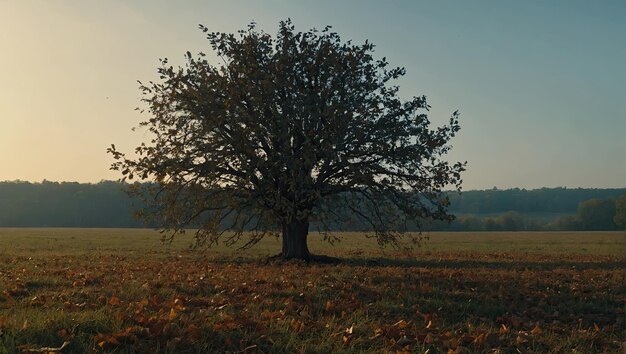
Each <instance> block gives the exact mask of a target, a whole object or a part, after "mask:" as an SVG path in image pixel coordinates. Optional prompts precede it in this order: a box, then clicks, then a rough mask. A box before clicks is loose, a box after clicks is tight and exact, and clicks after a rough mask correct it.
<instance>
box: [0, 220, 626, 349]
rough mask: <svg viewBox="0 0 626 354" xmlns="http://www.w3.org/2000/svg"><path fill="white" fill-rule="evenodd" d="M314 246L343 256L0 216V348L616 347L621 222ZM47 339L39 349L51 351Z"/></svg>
mask: <svg viewBox="0 0 626 354" xmlns="http://www.w3.org/2000/svg"><path fill="white" fill-rule="evenodd" d="M341 236H342V242H340V243H339V244H337V245H335V246H333V247H331V246H328V245H326V244H324V243H322V242H321V240H320V237H318V236H317V235H311V236H310V249H311V250H312V252H313V253H315V254H327V255H332V256H336V257H340V258H342V259H344V261H343V262H342V263H341V264H338V265H322V264H305V263H301V262H275V261H268V258H267V256H269V255H273V254H276V253H277V252H278V251H279V248H280V242H279V240H276V239H269V240H264V241H263V242H262V243H261V244H259V245H258V246H257V247H255V248H254V249H252V250H249V251H247V252H245V253H243V252H237V251H234V250H232V249H226V248H224V247H222V246H218V247H216V248H214V249H211V250H208V251H204V250H203V251H193V252H192V251H190V250H189V249H188V246H189V243H190V240H191V238H190V236H186V237H182V238H180V239H178V240H176V241H175V242H174V243H173V244H172V245H171V246H164V245H162V244H161V243H160V242H159V239H160V235H159V234H158V233H157V232H154V231H151V230H136V229H0V353H15V352H18V353H19V352H20V351H27V350H40V349H43V347H56V348H58V347H61V345H62V343H64V342H66V343H67V344H66V346H65V347H64V348H63V350H62V352H64V353H82V352H116V353H152V352H169V353H178V352H183V353H205V352H232V353H235V352H239V353H255V352H259V353H260V352H264V353H271V352H276V353H280V352H304V353H308V352H311V353H316V352H322V353H330V352H354V353H359V352H392V353H397V352H416V353H422V352H426V351H428V352H429V353H441V352H443V353H446V352H451V353H465V352H485V353H516V352H522V353H528V352H535V353H544V352H568V353H572V352H579V353H592V352H611V353H620V352H623V350H624V345H625V344H624V342H626V334H625V328H624V326H625V323H624V316H625V312H624V311H625V310H624V309H625V301H626V286H625V276H626V270H625V269H624V265H625V260H624V255H625V254H626V242H625V241H626V235H625V234H624V233H623V232H622V233H619V232H613V233H610V232H609V233H601V232H599V233H571V232H563V233H561V232H557V233H546V232H537V233H531V232H529V233H522V232H511V233H432V234H430V235H429V240H426V241H425V242H424V243H423V245H422V247H420V248H418V249H415V250H413V251H404V250H402V251H399V250H392V249H384V250H381V249H379V248H378V246H377V245H376V243H375V241H374V240H372V239H369V238H366V237H364V236H363V235H362V234H357V233H354V234H349V233H347V234H342V235H341ZM49 349H54V348H48V350H46V349H43V350H40V351H39V352H49V351H50V350H49Z"/></svg>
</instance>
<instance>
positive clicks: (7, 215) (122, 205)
mask: <svg viewBox="0 0 626 354" xmlns="http://www.w3.org/2000/svg"><path fill="white" fill-rule="evenodd" d="M126 187H127V185H126V184H124V183H122V182H113V181H102V182H99V183H76V182H61V183H59V182H49V181H43V182H41V183H32V182H23V181H13V182H0V227H105V228H106V227H112V228H113V227H144V226H146V225H144V224H143V223H142V222H141V221H138V220H135V219H134V218H133V210H136V209H138V208H141V207H142V206H143V205H142V203H141V202H140V201H139V200H136V199H131V198H129V197H128V195H127V194H126V193H125V192H124V189H125V188H126ZM624 195H626V188H613V189H589V188H575V189H570V188H541V189H534V190H525V189H519V188H514V189H506V190H500V189H496V188H494V189H490V190H481V191H474V190H473V191H466V192H463V193H462V194H461V195H459V194H457V193H451V194H450V195H449V197H450V212H451V213H452V214H454V215H456V219H455V220H454V221H453V222H452V223H450V224H448V223H442V222H435V223H430V224H427V225H425V227H424V230H432V231H532V230H538V231H539V230H541V231H544V230H555V231H558V230H564V231H565V230H620V229H623V226H620V225H618V224H617V223H616V221H617V219H616V217H615V216H616V212H617V211H616V200H618V199H619V197H620V196H624ZM622 198H626V197H622ZM617 209H619V208H617ZM148 226H149V225H148ZM353 227H354V228H355V229H362V227H359V225H353Z"/></svg>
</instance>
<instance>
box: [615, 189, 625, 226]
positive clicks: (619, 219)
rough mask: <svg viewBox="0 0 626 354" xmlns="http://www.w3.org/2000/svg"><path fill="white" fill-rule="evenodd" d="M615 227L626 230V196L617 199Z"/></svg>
mask: <svg viewBox="0 0 626 354" xmlns="http://www.w3.org/2000/svg"><path fill="white" fill-rule="evenodd" d="M613 221H614V222H615V225H617V226H621V227H624V228H626V194H624V195H621V196H619V197H617V199H615V217H614V218H613Z"/></svg>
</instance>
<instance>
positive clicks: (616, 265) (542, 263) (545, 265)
mask: <svg viewBox="0 0 626 354" xmlns="http://www.w3.org/2000/svg"><path fill="white" fill-rule="evenodd" d="M211 262H214V263H219V264H227V263H230V264H242V265H243V264H255V263H256V264H262V265H277V266H280V265H288V264H301V265H347V266H360V267H404V268H431V269H445V268H448V269H485V268H486V269H506V270H525V269H528V270H554V269H572V270H588V269H625V268H626V259H619V258H612V259H610V260H606V261H591V260H590V261H585V260H581V261H572V260H563V259H556V260H545V259H543V260H536V261H535V260H520V259H517V258H513V257H511V258H510V259H508V260H506V259H503V258H502V257H501V256H500V257H498V258H497V259H493V260H489V259H484V260H474V259H462V258H461V259H435V258H430V259H416V258H391V257H329V256H320V255H316V256H314V260H313V261H311V262H306V261H304V260H282V259H280V258H276V257H275V256H272V257H262V258H258V257H243V256H242V257H232V256H230V257H217V258H214V259H211Z"/></svg>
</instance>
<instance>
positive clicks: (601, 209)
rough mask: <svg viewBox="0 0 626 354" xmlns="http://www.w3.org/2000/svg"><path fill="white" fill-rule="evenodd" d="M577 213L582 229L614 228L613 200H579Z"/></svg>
mask: <svg viewBox="0 0 626 354" xmlns="http://www.w3.org/2000/svg"><path fill="white" fill-rule="evenodd" d="M577 215H578V218H579V219H580V222H581V224H582V227H583V229H584V230H614V229H615V224H614V223H613V217H614V216H615V200H614V199H589V200H587V201H584V202H581V203H580V204H578V211H577Z"/></svg>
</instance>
